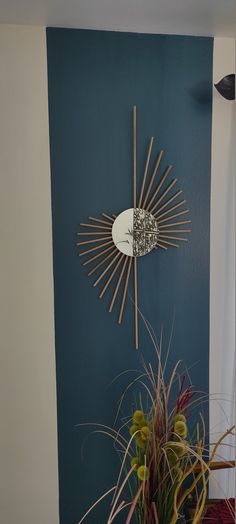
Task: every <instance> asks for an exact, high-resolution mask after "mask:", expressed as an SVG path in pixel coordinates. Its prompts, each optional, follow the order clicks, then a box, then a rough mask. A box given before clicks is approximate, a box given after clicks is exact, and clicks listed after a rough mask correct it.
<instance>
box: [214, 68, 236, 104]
mask: <svg viewBox="0 0 236 524" xmlns="http://www.w3.org/2000/svg"><path fill="white" fill-rule="evenodd" d="M214 85H215V88H216V89H217V91H218V92H219V93H220V95H222V96H223V97H224V98H226V100H235V75H233V74H232V75H226V76H224V78H222V79H221V80H220V81H219V82H218V84H214Z"/></svg>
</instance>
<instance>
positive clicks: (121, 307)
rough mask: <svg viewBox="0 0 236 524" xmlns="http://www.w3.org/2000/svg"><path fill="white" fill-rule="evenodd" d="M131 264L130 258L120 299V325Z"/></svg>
mask: <svg viewBox="0 0 236 524" xmlns="http://www.w3.org/2000/svg"><path fill="white" fill-rule="evenodd" d="M132 262H133V259H132V257H130V259H129V264H128V269H127V274H126V279H125V287H124V292H123V298H122V302H121V306H120V314H119V319H118V322H119V324H121V322H122V318H123V313H124V307H125V301H126V295H127V291H128V285H129V278H130V271H131V266H132Z"/></svg>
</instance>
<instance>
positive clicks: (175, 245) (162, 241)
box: [161, 239, 179, 247]
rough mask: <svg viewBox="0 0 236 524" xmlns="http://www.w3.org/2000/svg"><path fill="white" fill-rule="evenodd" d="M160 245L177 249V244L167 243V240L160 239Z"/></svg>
mask: <svg viewBox="0 0 236 524" xmlns="http://www.w3.org/2000/svg"><path fill="white" fill-rule="evenodd" d="M161 243H162V244H166V245H167V246H173V247H179V245H178V244H174V243H173V242H168V241H167V240H163V239H161Z"/></svg>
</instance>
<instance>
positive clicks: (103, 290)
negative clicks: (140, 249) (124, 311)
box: [99, 253, 125, 298]
mask: <svg viewBox="0 0 236 524" xmlns="http://www.w3.org/2000/svg"><path fill="white" fill-rule="evenodd" d="M124 256H125V255H124V254H123V253H121V255H120V258H119V260H118V262H117V264H116V266H115V267H114V269H113V271H112V273H111V275H110V276H109V278H108V279H107V281H106V284H105V286H104V287H103V288H102V291H101V293H100V295H99V298H102V297H103V295H104V293H105V291H106V290H107V288H108V286H109V285H110V283H111V281H112V279H113V278H114V276H115V274H116V272H117V270H118V268H119V267H120V264H121V262H122V260H123V258H124Z"/></svg>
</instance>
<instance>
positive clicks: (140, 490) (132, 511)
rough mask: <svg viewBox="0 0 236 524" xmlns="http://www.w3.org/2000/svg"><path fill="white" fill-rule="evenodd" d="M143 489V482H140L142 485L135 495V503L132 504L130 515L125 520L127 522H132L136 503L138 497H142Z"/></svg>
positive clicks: (126, 523)
mask: <svg viewBox="0 0 236 524" xmlns="http://www.w3.org/2000/svg"><path fill="white" fill-rule="evenodd" d="M142 489H143V483H142V484H140V486H139V488H138V491H137V493H136V495H135V497H134V500H133V504H132V506H131V508H130V510H129V514H128V517H127V519H126V521H125V524H130V521H131V519H132V516H133V514H134V511H135V508H136V504H137V502H138V499H139V497H140V495H141V493H142Z"/></svg>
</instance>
